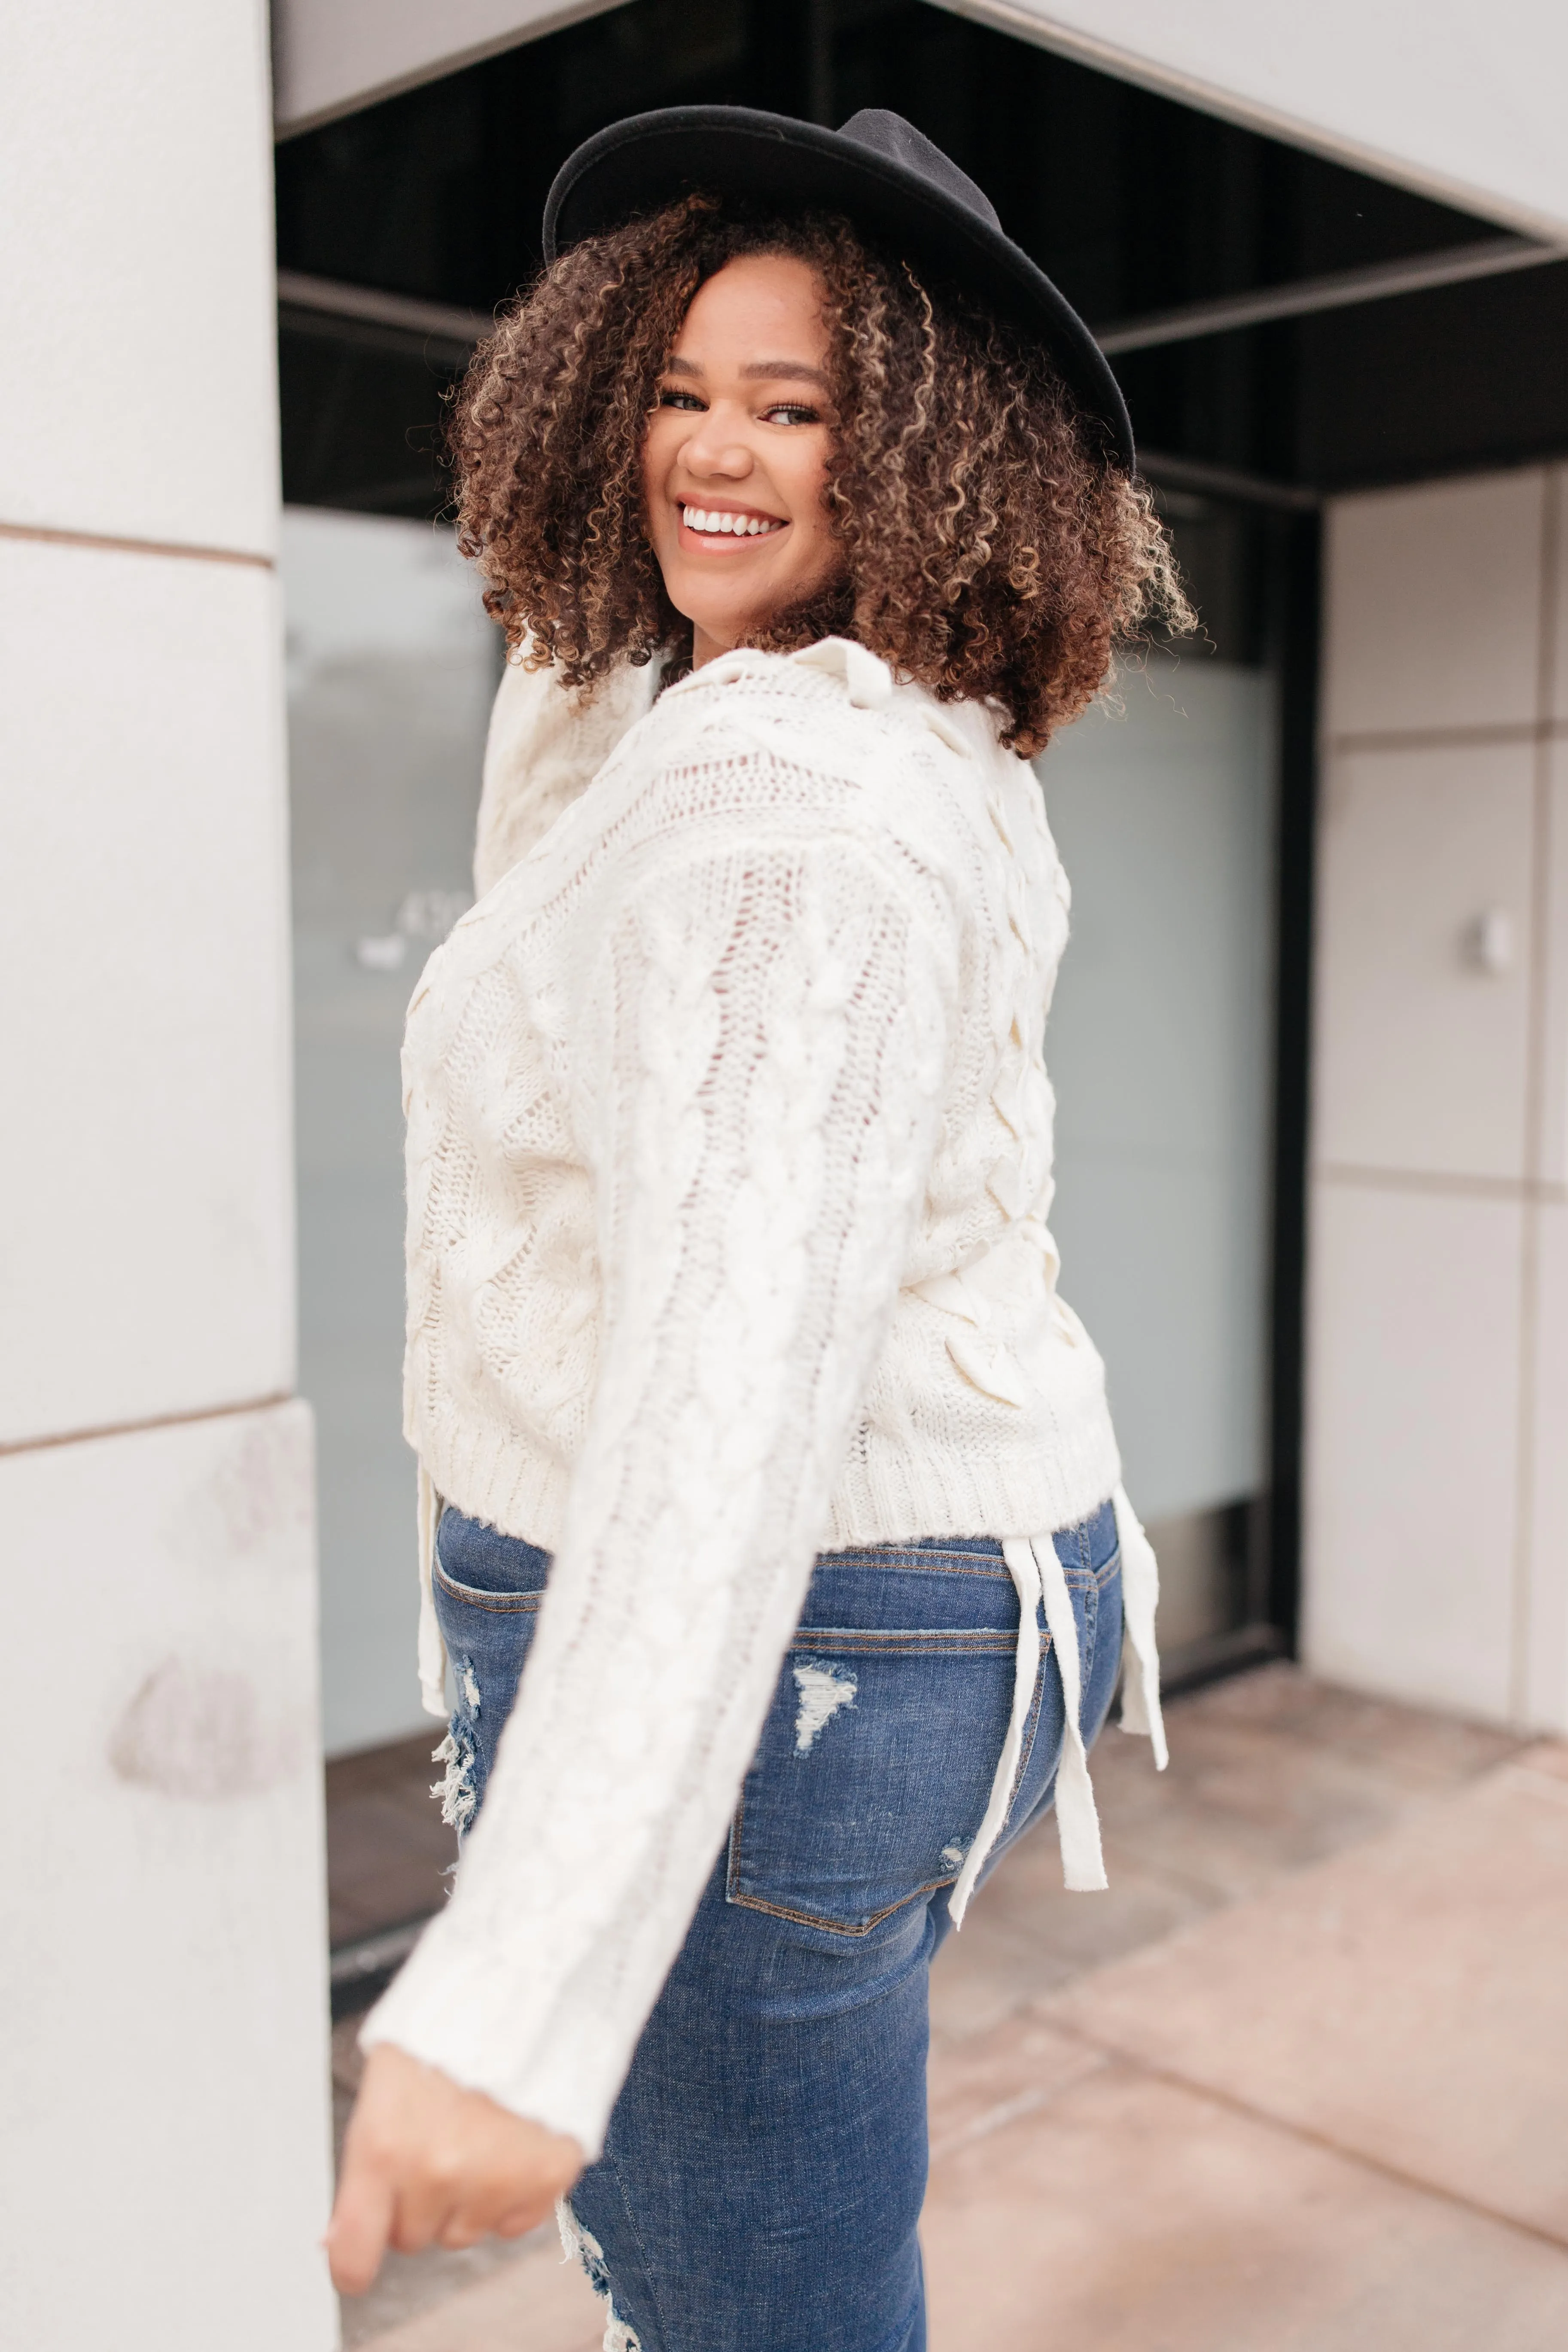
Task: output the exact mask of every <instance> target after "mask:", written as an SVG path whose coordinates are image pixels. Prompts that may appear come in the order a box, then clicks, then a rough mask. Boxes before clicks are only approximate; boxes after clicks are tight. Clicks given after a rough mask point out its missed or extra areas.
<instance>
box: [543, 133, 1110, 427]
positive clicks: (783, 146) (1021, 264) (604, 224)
mask: <svg viewBox="0 0 1568 2352" xmlns="http://www.w3.org/2000/svg"><path fill="white" fill-rule="evenodd" d="M697 191H700V192H701V193H703V194H708V195H712V196H717V197H718V198H719V199H720V200H721V201H722V200H723V199H724V198H725V197H731V198H740V199H742V200H743V201H744V202H746V203H748V204H757V205H767V206H771V207H772V206H776V207H777V208H778V209H779V210H780V211H782V212H805V211H812V212H830V213H841V214H843V215H845V216H846V217H847V219H849V220H851V221H852V222H854V224H855V225H856V226H857V227H864V228H866V229H867V230H868V231H869V232H870V234H871V235H872V236H873V237H874V238H875V240H876V242H877V243H878V244H879V245H883V246H885V247H888V248H889V250H891V251H892V252H894V253H897V254H899V255H900V257H903V258H905V259H907V260H908V261H910V263H911V264H913V265H914V267H915V268H917V269H924V270H926V271H929V272H931V274H932V275H934V276H936V277H938V278H946V279H949V280H951V281H952V282H953V283H955V284H956V285H958V286H959V287H961V288H962V289H963V290H964V292H966V293H968V294H969V295H971V296H973V297H976V298H978V299H980V300H982V301H983V302H984V303H986V304H987V305H989V306H990V307H991V308H992V309H993V310H995V311H996V312H997V313H998V315H999V316H1001V317H1004V318H1005V319H1008V320H1012V321H1013V322H1014V323H1015V324H1016V326H1018V327H1021V328H1022V329H1023V330H1024V331H1026V333H1030V334H1033V335H1036V336H1037V337H1038V339H1039V341H1041V342H1042V343H1043V344H1044V345H1045V346H1046V348H1047V351H1048V352H1049V353H1050V356H1051V358H1052V359H1053V360H1054V361H1055V362H1056V364H1057V367H1058V370H1059V372H1060V373H1061V375H1062V377H1063V378H1064V380H1065V381H1066V383H1067V385H1068V390H1069V391H1070V392H1071V393H1072V394H1073V396H1074V398H1075V399H1076V400H1077V402H1078V404H1079V407H1080V408H1081V409H1082V410H1083V411H1084V412H1085V413H1086V415H1088V416H1089V417H1090V418H1092V419H1093V420H1094V421H1095V422H1096V423H1097V424H1099V425H1100V427H1101V428H1102V430H1103V432H1104V434H1105V436H1106V444H1107V454H1108V455H1109V456H1110V457H1113V458H1114V459H1115V460H1116V462H1117V463H1118V464H1119V465H1121V466H1122V467H1125V468H1126V470H1127V472H1128V473H1131V471H1132V468H1133V449H1132V426H1131V422H1130V421H1129V418H1128V415H1127V404H1126V402H1125V401H1124V400H1123V399H1122V397H1121V387H1120V385H1119V384H1118V383H1117V381H1116V378H1115V377H1114V376H1113V375H1112V374H1111V373H1110V364H1109V362H1107V360H1106V357H1105V354H1104V352H1102V351H1101V350H1100V346H1099V344H1098V343H1097V342H1096V341H1095V340H1094V337H1093V336H1092V335H1091V334H1090V333H1089V329H1088V328H1087V327H1086V326H1085V325H1084V322H1083V320H1081V319H1080V318H1079V315H1078V312H1077V311H1076V310H1074V309H1073V307H1072V304H1071V303H1070V302H1069V301H1068V299H1067V297H1066V295H1065V294H1062V293H1061V292H1059V291H1058V289H1057V288H1056V287H1055V286H1053V285H1052V283H1051V281H1050V279H1049V278H1047V276H1046V273H1045V271H1044V270H1043V269H1040V268H1037V267H1036V265H1035V263H1034V262H1032V261H1031V260H1030V258H1029V257H1028V255H1027V254H1026V252H1024V250H1023V249H1022V247H1019V246H1016V245H1015V244H1014V243H1013V240H1012V238H1011V237H1010V236H1006V235H1005V234H1004V231H1003V227H1002V224H1001V222H1000V221H999V220H998V218H997V216H996V208H995V206H994V205H993V204H992V203H991V200H990V198H989V197H988V196H987V195H985V194H984V191H983V190H982V189H980V188H977V187H976V186H975V184H974V182H973V180H972V179H970V178H969V176H968V175H967V173H963V172H961V171H960V170H959V168H958V166H957V164H956V163H951V162H950V161H949V159H948V158H947V156H945V155H944V154H943V153H942V149H941V148H940V147H936V146H933V145H932V144H931V141H930V140H929V139H927V138H926V137H925V136H924V134H923V133H922V132H921V131H917V130H916V129H915V127H914V125H913V123H912V122H906V121H904V118H903V116H902V115H901V114H889V113H888V112H886V111H885V110H883V109H882V108H881V107H867V108H865V109H863V110H862V111H861V112H860V113H858V114H854V115H851V116H850V118H849V120H848V121H847V123H846V124H845V125H844V128H843V130H842V131H825V130H824V129H823V128H822V127H821V126H820V124H818V123H815V122H796V121H794V120H793V119H792V118H791V117H790V116H788V115H785V114H763V113H761V112H759V111H758V110H756V109H754V108H752V107H749V106H667V107H661V108H659V109H658V110H657V111H656V112H654V113H652V114H632V115H628V116H627V117H626V121H624V122H612V123H611V124H610V126H609V128H608V129H607V130H605V131H598V132H596V133H595V136H594V137H593V138H592V139H589V140H585V141H584V143H583V145H582V146H581V147H579V148H578V149H577V151H576V152H575V153H574V154H573V155H569V156H568V157H567V159H566V161H565V163H563V165H562V166H561V169H560V171H559V172H557V173H556V175H555V182H554V185H553V186H552V189H551V191H550V194H549V197H548V199H547V201H546V203H545V206H544V258H545V260H546V261H553V260H554V259H555V257H556V256H557V254H559V253H563V252H565V251H566V250H567V248H568V247H571V246H574V245H576V244H578V243H579V242H580V241H581V239H582V238H584V237H585V236H598V235H599V234H600V233H601V232H602V231H604V230H605V229H610V228H618V227H619V226H621V224H622V223H623V222H624V221H627V220H630V219H633V218H634V217H635V216H636V215H638V214H642V213H650V212H656V211H657V210H658V207H659V206H660V205H667V204H670V203H673V201H674V200H675V199H676V198H677V197H678V196H682V195H689V194H692V193H694V192H697Z"/></svg>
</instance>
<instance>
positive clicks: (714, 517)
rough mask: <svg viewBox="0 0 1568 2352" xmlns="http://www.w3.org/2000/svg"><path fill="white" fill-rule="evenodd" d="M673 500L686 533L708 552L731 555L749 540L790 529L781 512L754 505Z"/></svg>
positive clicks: (771, 535) (763, 537) (770, 535)
mask: <svg viewBox="0 0 1568 2352" xmlns="http://www.w3.org/2000/svg"><path fill="white" fill-rule="evenodd" d="M675 503H676V506H677V507H678V509H679V513H680V520H681V523H682V525H683V526H684V532H685V536H686V537H687V538H689V539H691V540H694V541H697V542H698V543H699V544H700V545H701V547H702V549H703V551H704V552H705V553H708V554H734V553H737V552H738V551H739V548H740V545H741V543H742V541H746V540H748V539H766V538H771V537H773V535H775V534H776V533H777V532H779V531H781V530H788V529H789V524H788V522H787V521H786V520H785V519H784V516H783V515H771V514H761V513H759V512H758V511H757V509H755V508H754V507H736V506H724V507H712V506H710V507H703V506H699V505H697V504H696V503H695V501H693V500H691V499H677V500H676V502H675Z"/></svg>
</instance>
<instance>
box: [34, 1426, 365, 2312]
mask: <svg viewBox="0 0 1568 2352" xmlns="http://www.w3.org/2000/svg"><path fill="white" fill-rule="evenodd" d="M0 1517H3V1518H4V1522H5V1529H6V1538H7V1555H8V1559H9V1561H10V1574H9V1576H8V1579H7V1591H6V1612H7V1618H6V1633H7V1644H6V1647H7V1659H8V1670H7V1692H6V1729H7V1735H8V1747H9V1754H10V1757H11V1760H12V1767H13V1776H14V1787H13V1795H12V1801H11V1802H10V1803H8V1804H7V1805H6V1806H5V1812H4V1827H3V1831H0V1834H3V1836H4V1840H5V1860H4V1865H3V1867H4V1876H5V1904H6V1927H5V1937H4V1938H3V1939H0V2011H3V2012H4V2015H5V2048H6V2060H5V2116H6V2126H5V2133H4V2135H3V2136H0V2210H4V2212H5V2252H4V2254H3V2255H0V2337H3V2338H4V2340H5V2343H6V2344H7V2345H15V2346H16V2347H22V2346H26V2347H33V2352H53V2347H58V2352H85V2348H86V2347H89V2346H95V2347H96V2346H102V2347H109V2346H112V2347H114V2352H217V2347H222V2352H284V2347H287V2352H326V2347H329V2346H330V2345H331V2344H333V2343H334V2342H335V2341H336V2313H335V2309H334V2306H333V2303H332V2298H331V2293H330V2290H329V2288H328V2284H327V2279H326V2270H325V2263H324V2260H323V2258H322V2255H321V2252H320V2249H319V2245H318V2240H319V2238H320V2234H321V2228H322V2225H323V2222H324V2219H325V2214H326V2208H327V2200H328V2193H329V2190H328V2164H329V2149H328V2146H327V2134H326V2128H325V2116H324V2103H323V2095H322V2092H323V2084H324V2082H325V2078H326V2067H327V2051H326V1998H325V1983H324V1977H325V1970H324V1966H323V1952H324V1947H325V1934H326V1928H325V1918H324V1903H323V1885H322V1875H323V1874H322V1852H321V1845H322V1841H321V1774H320V1768H319V1762H318V1756H317V1748H316V1721H315V1717H316V1663H315V1606H314V1580H313V1573H312V1559H311V1541H310V1520H311V1496H310V1416H309V1414H308V1412H306V1410H305V1408H304V1407H303V1406H301V1405H298V1404H295V1405H288V1406H284V1407H281V1408H278V1409H274V1410H272V1411H269V1412H258V1413H245V1414H236V1415H234V1416H232V1417H229V1418H223V1419H217V1420H209V1421H205V1422H202V1423H195V1424H193V1425H188V1426H184V1427H180V1428H174V1429H163V1430H158V1431H149V1432H138V1433H133V1434H131V1435H128V1436H123V1437H116V1438H105V1439H99V1440H96V1441H91V1442H89V1443H87V1444H72V1445H60V1446H52V1447H46V1448H43V1449H41V1450H37V1451H34V1452H31V1453H27V1454H17V1455H13V1456H11V1457H9V1458H8V1459H6V1460H4V1461H0ZM128 1603H129V1605H128Z"/></svg>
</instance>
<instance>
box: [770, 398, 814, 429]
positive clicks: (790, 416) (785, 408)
mask: <svg viewBox="0 0 1568 2352" xmlns="http://www.w3.org/2000/svg"><path fill="white" fill-rule="evenodd" d="M763 420H764V422H765V423H767V424H769V425H820V424H821V422H822V419H821V417H820V415H818V413H817V411H816V409H815V408H806V407H804V406H803V405H802V404H800V402H798V401H794V400H781V401H780V402H779V404H778V405H777V406H776V407H774V408H765V409H764V410H763Z"/></svg>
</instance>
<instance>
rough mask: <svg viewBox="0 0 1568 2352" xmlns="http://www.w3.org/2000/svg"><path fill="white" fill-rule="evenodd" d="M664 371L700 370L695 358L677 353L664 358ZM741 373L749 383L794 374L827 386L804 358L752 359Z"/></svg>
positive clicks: (671, 373)
mask: <svg viewBox="0 0 1568 2352" xmlns="http://www.w3.org/2000/svg"><path fill="white" fill-rule="evenodd" d="M664 373H665V374H666V375H700V374H701V373H702V370H701V369H700V367H699V366H698V364H697V362H696V361H695V360H683V359H681V358H680V357H679V355H678V356H677V357H675V358H674V359H668V360H666V362H665V363H664ZM741 373H742V376H743V377H744V378H745V379H746V381H747V382H748V383H773V382H774V381H775V380H776V379H778V378H779V377H783V376H795V377H799V378H800V379H801V380H802V381H803V382H805V383H819V384H820V385H821V386H822V388H823V390H824V391H826V388H827V378H826V376H825V375H824V373H823V372H822V370H821V369H820V368H814V367H812V366H810V365H809V364H808V362H806V361H805V360H752V361H751V362H750V363H749V364H748V365H747V366H745V367H743V368H742V370H741Z"/></svg>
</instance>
